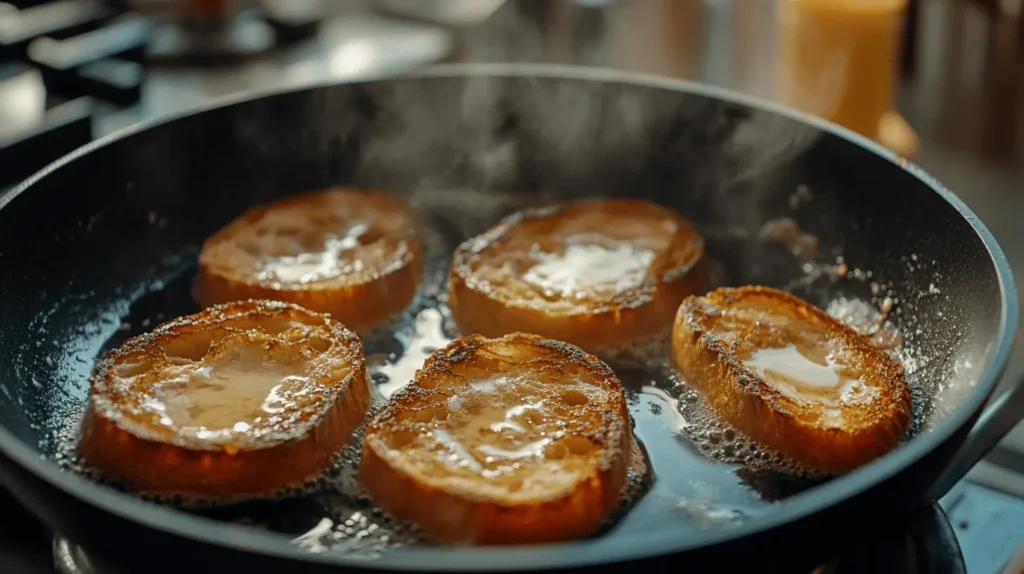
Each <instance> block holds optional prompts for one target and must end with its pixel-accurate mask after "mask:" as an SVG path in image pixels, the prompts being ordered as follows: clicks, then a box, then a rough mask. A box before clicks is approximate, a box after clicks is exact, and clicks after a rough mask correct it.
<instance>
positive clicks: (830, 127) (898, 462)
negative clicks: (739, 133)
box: [0, 63, 1018, 571]
mask: <svg viewBox="0 0 1024 574" xmlns="http://www.w3.org/2000/svg"><path fill="white" fill-rule="evenodd" d="M486 76H492V77H540V78H553V79H563V80H571V81H599V82H604V83H618V84H629V85H634V86H639V87H644V88H651V89H661V90H669V91H673V92H683V93H686V94H691V95H697V96H702V97H706V98H710V99H714V100H719V101H723V102H727V103H731V104H736V105H739V106H743V107H747V108H751V109H755V110H760V111H763V112H769V113H772V114H776V115H779V116H782V117H786V118H789V119H792V120H795V121H798V122H801V123H803V124H805V125H811V126H813V127H814V128H816V129H818V130H821V131H823V132H826V133H829V134H831V135H833V136H836V137H839V138H842V139H844V140H846V141H848V142H849V143H851V144H853V145H857V146H860V147H861V148H864V149H867V150H868V151H871V152H873V153H874V154H875V155H876V156H879V158H880V159H883V160H886V161H889V162H890V163H893V164H895V165H896V166H897V167H899V168H901V169H903V170H904V171H906V172H908V173H909V174H910V175H912V176H913V177H915V178H916V179H918V180H919V181H920V182H921V183H923V184H924V185H925V186H927V187H928V188H930V189H931V190H932V191H933V192H935V193H936V194H938V195H939V197H940V198H941V199H942V200H944V201H946V203H948V204H950V205H951V206H952V207H953V208H954V209H956V211H957V212H958V213H959V214H960V215H961V217H963V218H964V219H965V220H966V221H967V223H968V225H970V226H971V227H972V228H973V229H974V231H975V233H977V235H978V236H979V238H980V239H981V240H982V243H983V245H984V246H985V249H986V250H987V251H988V254H989V258H990V260H991V261H992V264H993V265H994V267H995V271H996V278H997V280H998V283H999V289H1000V296H1001V309H1000V318H999V328H998V332H997V335H996V337H995V338H994V340H993V341H992V342H991V343H990V347H989V349H990V354H989V358H988V361H987V362H986V364H985V368H984V370H982V371H981V373H980V375H979V376H978V382H977V384H976V385H975V388H974V389H973V390H972V391H971V393H970V394H969V395H968V396H967V397H966V398H965V399H964V401H963V402H962V403H961V404H960V405H959V406H958V407H957V409H956V410H954V412H953V413H952V414H951V415H950V416H948V417H947V418H946V419H945V420H943V421H942V422H941V423H940V424H939V425H937V426H936V428H935V429H933V430H932V431H931V432H929V433H927V434H922V435H918V436H916V437H914V438H912V439H911V440H910V441H908V442H907V443H906V444H904V445H902V446H901V447H900V448H898V449H896V450H894V451H892V452H890V453H888V454H886V455H884V456H882V457H881V458H878V459H876V460H874V461H872V462H871V463H869V464H867V465H865V466H863V467H861V468H859V469H857V470H855V471H853V472H851V473H849V474H846V475H844V476H840V477H838V478H836V479H833V480H832V481H830V482H828V483H826V484H824V485H821V486H818V487H816V488H813V489H810V490H808V491H805V492H803V493H800V494H798V495H796V496H794V497H792V498H790V499H788V500H787V502H786V504H785V505H781V506H780V507H779V508H778V509H777V510H775V511H773V512H770V513H768V514H766V515H764V516H760V517H758V518H757V519H755V520H752V521H750V522H749V523H746V524H743V525H740V526H737V527H735V528H731V529H721V530H710V531H703V532H692V531H685V533H684V531H683V529H681V528H662V529H657V530H654V531H651V532H645V533H644V536H643V538H642V539H639V540H640V543H639V544H632V543H631V542H634V541H636V540H638V539H637V537H635V536H631V537H624V538H619V539H616V538H597V539H586V540H580V541H572V542H566V543H561V544H546V545H532V546H525V547H513V548H460V549H458V550H456V551H452V549H450V548H408V549H402V550H401V551H398V552H391V553H386V554H384V555H382V556H381V557H379V558H376V559H374V560H365V559H354V558H350V557H346V556H344V555H335V554H329V553H322V554H317V553H311V552H308V551H305V550H302V549H300V548H298V547H297V546H295V545H294V544H292V543H291V542H290V541H289V539H288V538H286V537H284V536H281V535H279V534H273V533H269V532H264V531H258V530H254V529H248V528H244V527H239V526H228V525H225V524H224V523H223V522H218V521H215V520H213V519H209V518H204V517H200V516H195V515H190V514H186V513H184V512H180V511H177V510H173V509H171V508H168V507H164V506H160V505H157V504H153V503H150V502H146V501H143V500H141V499H139V498H136V497H134V496H131V495H129V494H126V493H122V492H119V491H116V490H114V489H112V488H109V487H106V486H102V485H100V484H98V483H96V482H94V481H92V480H89V479H87V478H85V477H83V476H80V475H78V474H75V473H71V472H67V471H65V470H62V469H61V468H60V467H59V466H58V465H56V464H55V463H53V462H52V461H50V460H48V459H44V458H43V457H41V456H40V455H39V451H38V449H36V448H33V447H31V446H30V445H28V444H26V443H24V442H22V441H21V440H20V439H18V438H17V437H15V436H14V435H13V433H12V432H11V431H10V430H8V429H7V428H6V427H5V426H3V425H0V452H2V453H3V454H4V455H5V456H7V457H9V458H10V459H11V460H13V461H14V462H16V463H17V464H19V465H20V466H22V467H23V468H25V469H27V470H28V471H29V472H31V473H32V474H34V475H35V476H36V477H37V478H38V479H40V480H43V481H45V482H47V483H49V484H50V486H52V487H54V488H57V489H59V490H61V491H63V492H64V493H65V494H67V495H68V496H71V497H74V498H77V499H79V500H81V501H83V502H85V503H87V504H89V505H91V506H93V507H95V508H98V509H99V510H101V511H104V512H107V513H110V514H113V515H115V516H117V517H119V518H121V519H123V520H126V521H129V522H134V523H136V524H140V525H142V526H144V527H146V528H149V529H151V530H154V531H159V532H161V533H163V534H169V535H171V536H175V537H179V538H184V539H188V540H191V541H193V542H197V543H201V544H210V545H217V546H221V547H223V548H225V549H231V550H235V551H242V552H246V553H249V554H254V555H264V556H268V557H274V558H278V559H286V560H293V561H298V562H307V563H308V562H312V563H317V564H323V565H334V566H339V567H351V568H355V569H368V570H378V569H395V568H397V569H406V570H423V571H467V570H492V571H509V570H521V569H531V570H537V569H549V568H558V567H570V566H591V565H596V564H603V563H609V562H624V561H629V560H637V559H643V558H654V557H657V556H664V555H670V554H679V553H683V552H687V551H693V550H697V549H699V548H708V547H712V546H716V545H721V544H725V543H729V542H733V541H737V540H739V539H741V538H745V537H747V536H751V535H754V534H758V533H762V532H767V531H769V530H772V529H775V528H778V527H781V526H783V525H785V524H788V523H791V522H795V521H797V520H800V519H803V518H806V517H808V516H810V515H813V514H815V513H817V512H820V511H822V510H825V509H826V508H829V507H831V506H835V505H836V504H839V503H841V502H843V501H844V500H847V499H849V498H851V497H854V496H857V495H860V494H862V493H864V492H866V491H868V490H870V489H871V488H874V487H875V486H877V485H878V484H879V483H881V482H883V481H885V480H888V479H890V478H892V477H893V476H895V475H897V474H899V473H900V472H902V471H904V470H906V468H908V467H909V466H910V465H912V464H913V463H914V462H915V461H917V460H919V459H921V458H922V457H924V456H926V455H927V454H928V453H930V452H932V451H934V450H935V449H937V448H938V447H939V446H940V445H941V444H943V443H945V442H946V441H947V440H949V439H950V438H951V437H952V436H953V435H954V434H955V433H956V432H957V431H958V430H960V429H961V428H963V427H964V426H965V425H966V424H967V423H968V421H969V420H970V419H971V417H973V416H974V415H975V414H976V413H978V412H979V411H980V410H981V409H982V407H983V406H984V403H985V402H986V401H987V400H988V398H989V397H990V396H991V395H992V393H993V391H994V389H995V387H996V385H997V383H998V382H999V379H1000V377H1001V375H1002V373H1003V371H1004V370H1005V368H1006V365H1007V362H1008V359H1009V354H1010V350H1011V347H1012V344H1013V340H1014V336H1015V334H1016V331H1017V322H1018V300H1017V289H1016V285H1015V282H1014V278H1013V273H1012V271H1011V269H1010V266H1009V263H1008V261H1007V259H1006V255H1005V254H1004V253H1003V251H1002V249H1001V248H1000V247H999V245H998V243H996V240H995V238H994V237H993V236H992V234H991V232H990V231H989V230H988V228H987V227H986V226H985V225H984V223H982V222H981V220H980V219H978V217H977V216H976V215H975V214H974V212H972V211H971V210H970V208H968V207H967V205H966V204H964V203H963V201H961V200H960V199H959V198H958V197H957V196H956V195H955V194H954V193H953V192H951V191H950V190H948V189H947V188H946V187H945V186H943V185H942V184H941V183H939V182H938V181H937V180H936V179H935V178H934V177H932V176H931V175H929V174H928V173H926V172H925V171H924V170H922V169H921V168H920V167H918V166H916V165H915V164H913V163H911V162H909V161H907V160H906V159H904V158H902V157H899V156H898V155H896V154H895V153H893V152H891V151H889V150H888V149H885V148H883V147H882V146H880V145H879V144H877V143H875V142H874V141H872V140H869V139H867V138H865V137H863V136H861V135H859V134H857V133H854V132H852V131H850V130H848V129H846V128H843V127H841V126H838V125H836V124H833V123H831V122H828V121H826V120H823V119H821V118H817V117H814V116H811V115H809V114H806V113H803V112H800V111H797V110H794V109H792V108H788V107H786V106H783V105H781V104H777V103H775V102H772V101H769V100H766V99H762V98H759V97H757V96H751V95H747V94H743V93H739V92H735V91H732V90H728V89H725V88H719V87H716V86H710V85H706V84H701V83H698V82H692V81H689V80H683V79H677V78H670V77H663V76H657V75H653V74H647V73H640V72H632V71H625V70H617V69H612V68H599V67H583V66H572V65H561V64H522V63H478V64H471V63H470V64H465V63H464V64H441V65H435V66H429V67H426V68H423V69H420V70H416V71H413V72H407V73H401V74H397V75H380V74H365V75H361V76H358V77H352V78H345V79H342V80H338V79H337V78H334V79H327V80H324V81H316V82H310V83H303V84H301V85H288V86H284V87H281V86H278V87H271V88H265V89H256V90H249V91H246V92H242V93H238V94H232V95H229V96H227V97H222V98H217V99H214V100H212V101H210V102H207V103H206V104H204V105H202V106H198V107H195V108H191V109H188V110H185V111H183V112H179V113H175V114H171V115H169V116H165V117H163V118H159V119H155V120H150V121H146V122H141V123H138V124H135V125H132V126H129V127H126V128H124V129H121V130H119V131H116V132H114V133H112V134H109V135H107V136H104V137H101V138H99V139H97V140H95V141H93V142H91V143H89V144H86V145H85V146H82V147H80V148H78V149H77V150H75V151H73V152H71V153H69V154H67V155H65V156H64V157H62V158H59V159H57V160H56V161H54V162H53V163H51V164H49V165H48V166H46V167H44V168H43V169H42V170H40V171H39V172H37V173H36V174H34V175H32V176H31V177H29V178H28V179H27V180H25V181H24V182H22V183H21V184H19V185H17V186H15V187H14V188H13V189H12V190H10V191H9V192H7V193H6V194H4V195H3V196H0V209H3V208H5V207H6V206H7V205H8V204H9V203H11V201H13V200H14V199H15V198H16V197H18V196H19V195H21V194H22V193H23V192H25V191H26V190H28V189H30V188H31V187H32V185H34V184H35V183H36V182H38V181H39V180H41V179H42V178H44V177H46V175H48V174H49V173H51V172H53V171H55V170H57V169H59V168H60V167H62V166H63V165H65V164H67V163H70V162H72V161H75V160H77V159H79V158H81V157H82V156H84V155H86V154H88V153H89V152H91V151H93V150H95V149H98V148H100V147H103V146H106V145H109V144H110V143H112V142H114V141H117V140H120V139H124V138H127V137H129V136H131V135H133V134H135V133H137V132H141V131H144V130H148V129H151V128H155V127H158V126H161V125H163V124H165V123H169V122H173V121H176V120H178V119H181V118H184V117H187V116H194V115H199V114H201V113H205V112H208V111H211V110H214V109H219V108H225V107H229V106H231V105H235V104H240V103H244V102H249V101H252V100H257V99H260V98H262V97H266V96H273V95H278V94H285V93H291V92H301V91H312V90H315V89H322V88H326V87H330V86H334V85H345V84H352V83H368V82H376V81H384V82H390V81H415V80H422V79H430V78H469V77H486Z"/></svg>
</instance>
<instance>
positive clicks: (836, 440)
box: [672, 287, 913, 474]
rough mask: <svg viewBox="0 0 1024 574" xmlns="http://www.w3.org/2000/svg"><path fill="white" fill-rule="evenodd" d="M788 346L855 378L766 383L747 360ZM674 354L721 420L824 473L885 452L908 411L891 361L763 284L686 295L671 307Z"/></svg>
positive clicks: (903, 384) (906, 393)
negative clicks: (832, 383) (816, 385)
mask: <svg viewBox="0 0 1024 574" xmlns="http://www.w3.org/2000/svg"><path fill="white" fill-rule="evenodd" d="M788 346H795V347H797V348H800V349H801V351H800V352H801V353H803V354H804V355H807V354H808V353H809V354H811V355H816V356H818V357H819V358H818V360H819V362H829V364H833V365H837V366H834V367H833V369H838V370H837V371H836V372H837V373H840V377H842V378H839V379H837V380H840V381H844V380H848V381H856V382H859V384H860V386H857V384H856V383H851V382H847V383H844V384H847V385H849V386H847V387H841V388H843V389H846V390H844V391H842V393H839V391H838V390H836V391H835V392H834V393H833V390H828V389H826V390H823V391H820V393H826V394H817V395H816V394H815V393H819V391H815V392H814V393H811V392H810V391H807V390H806V389H803V390H801V389H799V388H798V387H792V386H790V387H787V386H786V385H785V384H781V386H780V383H778V382H777V381H778V379H773V380H774V381H776V382H774V383H773V382H770V381H769V380H766V378H765V377H766V376H768V374H767V373H768V371H764V370H761V371H759V372H755V370H754V369H752V368H751V366H750V365H751V363H750V362H749V361H750V359H751V357H752V353H756V352H757V351H758V350H762V349H783V348H787V347H788ZM822 357H825V358H826V359H827V361H826V360H825V359H822ZM828 357H831V358H828ZM672 361H673V363H674V365H675V367H676V369H678V370H679V372H680V374H681V375H682V376H683V377H684V379H685V380H686V381H687V382H688V383H689V384H691V385H693V386H694V387H696V388H697V389H699V390H700V391H701V392H702V393H703V394H704V396H705V397H707V399H708V400H709V402H710V403H711V406H712V407H713V408H714V410H715V411H716V412H717V413H718V415H719V416H721V417H722V418H723V419H725V420H726V421H727V422H729V423H730V424H732V425H733V426H735V427H736V428H737V429H739V430H740V431H741V432H743V433H744V434H746V435H748V436H749V437H750V438H752V439H754V440H755V441H757V442H759V443H762V444H764V445H766V446H768V447H769V448H771V449H774V450H776V451H778V452H781V453H782V454H784V455H787V456H789V457H790V458H792V459H793V460H795V461H796V462H798V463H800V464H802V465H805V466H807V467H810V468H811V469H814V470H817V471H821V472H825V473H833V474H837V473H844V472H848V471H850V470H853V469H855V468H857V467H859V466H861V465H863V464H865V463H867V462H869V461H871V460H873V459H875V458H877V457H879V456H881V455H882V454H884V453H885V452H887V451H889V450H890V449H892V448H893V447H895V446H896V445H898V444H899V443H900V441H902V440H903V438H904V437H905V435H906V433H907V431H908V429H909V427H910V424H911V421H912V417H913V404H912V399H911V393H910V388H909V386H908V385H907V381H906V378H905V376H904V372H903V368H902V366H901V365H900V364H899V363H898V362H897V361H896V360H894V359H893V358H892V357H890V356H889V354H888V353H886V352H885V351H883V350H882V349H879V348H877V347H875V346H873V345H872V344H871V343H870V341H869V340H868V339H867V337H865V336H864V335H862V334H860V333H857V332H856V331H854V330H853V329H852V328H850V327H849V326H847V325H845V324H843V323H840V322H839V321H837V320H835V319H833V318H832V317H830V316H828V315H827V314H826V313H824V312H823V311H821V310H820V309H818V308H817V307H815V306H813V305H810V304H809V303H807V302H805V301H803V300H802V299H799V298H798V297H795V296H793V295H791V294H789V293H785V292H782V291H778V290H775V289H771V288H767V287H738V288H723V289H717V290H715V291H712V292H710V293H708V294H707V295H705V296H703V297H688V298H687V299H686V300H685V301H683V303H682V305H680V307H679V311H678V313H677V315H676V320H675V325H674V327H673V332H672ZM759 373H760V374H759ZM761 375H764V376H761ZM775 376H776V375H772V377H775ZM839 388H840V387H836V389H839ZM808 393H810V394H808Z"/></svg>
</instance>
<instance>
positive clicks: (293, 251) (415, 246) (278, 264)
mask: <svg viewBox="0 0 1024 574" xmlns="http://www.w3.org/2000/svg"><path fill="white" fill-rule="evenodd" d="M422 265H423V255H422V249H421V244H420V240H419V239H418V237H417V234H416V231H415V228H414V225H413V222H412V219H411V216H410V214H409V212H408V211H407V209H406V206H405V203H404V202H403V201H402V199H401V198H399V197H396V196H394V195H391V194H389V193H385V192H381V191H365V190H352V189H332V190H328V191H322V192H316V193H308V194H304V195H298V196H294V197H288V198H285V199H281V200H278V201H275V202H272V203H269V204H266V205H262V206H258V207H254V208H252V209H250V210H248V211H246V212H245V213H244V214H242V215H241V216H240V217H238V218H237V219H235V220H234V221H232V222H231V223H229V224H228V225H227V226H225V227H224V228H223V229H221V230H220V231H218V232H217V233H216V234H214V235H213V236H211V237H210V238H208V239H207V240H206V242H205V243H204V244H203V248H202V251H201V252H200V254H199V273H198V275H197V276H196V280H195V284H194V287H193V293H194V295H195V298H196V301H198V302H199V304H200V305H203V306H209V305H214V304H217V303H227V302H230V301H239V300H244V299H273V300H277V301H287V302H290V303H295V304H297V305H301V306H303V307H305V308H307V309H310V310H312V311H317V312H321V313H330V314H331V315H332V316H333V317H334V318H335V319H337V320H338V321H341V322H342V323H343V324H345V325H346V326H348V327H349V328H352V329H355V330H364V329H367V328H370V327H372V326H373V325H375V324H377V323H379V322H381V321H383V320H385V319H387V318H388V317H389V316H391V315H393V314H395V313H397V312H398V311H401V310H402V309H404V308H405V307H406V305H408V304H409V302H410V301H411V300H412V298H413V296H414V295H415V294H416V286H417V283H418V282H419V278H420V274H421V272H422Z"/></svg>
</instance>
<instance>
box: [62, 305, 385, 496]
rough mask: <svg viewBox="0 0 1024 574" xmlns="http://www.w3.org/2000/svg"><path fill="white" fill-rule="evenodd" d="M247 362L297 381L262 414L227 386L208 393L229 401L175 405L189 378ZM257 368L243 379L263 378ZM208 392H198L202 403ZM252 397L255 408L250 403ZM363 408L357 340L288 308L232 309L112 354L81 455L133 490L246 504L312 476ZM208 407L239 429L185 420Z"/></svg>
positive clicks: (92, 403)
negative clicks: (222, 395) (202, 395)
mask: <svg viewBox="0 0 1024 574" xmlns="http://www.w3.org/2000/svg"><path fill="white" fill-rule="evenodd" d="M245 365H253V366H254V367H256V369H267V368H269V367H267V365H273V366H275V367H277V368H281V369H284V370H283V371H282V372H284V373H286V374H293V375H295V377H294V378H291V379H289V380H287V381H283V382H280V384H279V385H278V386H275V387H274V388H273V390H272V391H270V392H271V393H275V394H274V397H275V398H274V400H275V401H276V402H275V403H274V404H273V405H271V406H272V407H273V408H266V407H264V408H260V406H259V405H260V401H263V400H264V399H263V398H262V397H261V396H250V395H248V394H246V392H243V390H242V389H243V388H242V387H239V386H237V384H236V385H235V386H234V387H232V386H231V383H230V382H229V383H228V384H226V385H224V387H223V388H219V389H215V390H216V391H217V392H220V393H232V394H231V395H230V398H231V400H223V399H220V402H219V403H218V402H216V401H214V402H211V403H206V404H204V403H203V400H201V399H194V398H193V399H192V400H191V401H190V402H188V403H186V404H185V406H184V407H182V406H180V403H176V402H175V401H180V400H181V393H182V392H183V390H182V389H184V388H185V387H187V386H188V385H189V384H190V383H189V381H190V380H194V377H196V376H198V375H197V373H200V372H203V373H205V375H202V376H206V377H212V376H213V375H211V374H210V373H214V374H216V373H217V372H219V371H218V369H232V368H243V369H244V366H245ZM256 369H253V370H250V371H244V370H243V373H244V374H243V377H246V376H249V375H251V374H252V373H258V372H265V371H257V370H256ZM190 377H192V379H190ZM211 380H212V379H211ZM212 382H217V381H215V380H214V381H212ZM239 382H242V383H246V384H249V383H250V382H251V380H250V379H246V378H243V379H241V380H236V381H235V383H239ZM272 382H276V381H272ZM211 389H213V387H210V386H208V387H205V388H204V389H203V392H207V394H206V395H205V396H206V397H210V396H211V395H210V394H209V392H210V390H211ZM252 400H256V401H257V402H256V407H255V408H248V406H247V405H248V403H246V401H252ZM267 400H269V399H267ZM176 405H177V408H178V411H177V412H178V414H179V418H174V417H173V416H172V415H173V414H174V411H173V410H172V409H173V408H175V406H176ZM368 406H369V386H368V377H367V373H366V364H365V361H364V358H363V350H362V344H361V343H360V341H359V338H358V337H357V336H356V335H355V334H354V333H353V332H352V331H350V330H348V329H346V328H345V327H344V326H342V325H341V324H339V323H338V322H336V321H334V320H332V319H331V318H330V317H328V316H326V315H323V314H317V313H313V312H310V311H308V310H305V309H302V308H301V307H298V306H295V305H291V304H287V303H281V302H275V301H242V302H235V303H230V304H226V305H218V306H214V307H211V308H209V309H207V310H205V311H202V312H200V313H197V314H195V315H190V316H186V317H181V318H178V319H175V320H173V321H170V322H168V323H165V324H163V325H160V326H159V327H157V328H156V329H154V330H153V331H152V332H151V333H147V334H144V335H140V336H138V337H134V338H132V339H130V340H128V341H127V342H126V343H125V344H124V345H122V346H121V347H119V348H117V349H115V350H113V351H111V352H110V353H108V354H107V356H106V357H105V358H104V359H103V360H102V361H101V362H100V364H99V366H98V368H97V369H96V372H95V374H94V375H93V378H92V383H91V388H90V390H89V405H88V408H87V410H86V415H85V418H84V420H83V423H82V432H81V438H80V441H79V444H78V452H79V454H80V456H81V457H82V458H83V460H84V462H85V463H86V465H87V466H88V467H90V468H91V469H93V470H95V471H96V472H98V473H100V474H101V475H103V476H104V477H106V478H108V479H110V480H113V481H116V482H120V483H122V484H125V485H126V486H128V487H130V488H132V489H134V490H137V491H140V492H145V493H153V494H162V495H168V496H170V495H181V496H186V497H193V498H197V499H200V500H212V501H216V500H219V499H224V500H233V499H238V498H246V497H251V496H258V495H264V494H270V493H272V492H274V491H277V490H280V489H283V488H287V487H294V486H299V485H301V484H303V483H304V482H305V481H307V480H308V479H310V478H313V477H315V476H316V475H317V474H318V473H319V472H321V471H322V470H323V469H324V467H325V465H327V464H328V463H329V462H330V460H331V457H332V456H333V453H334V452H335V451H337V450H338V449H339V448H340V447H341V446H342V445H344V444H345V443H346V442H347V441H348V439H349V437H350V435H351V433H352V432H353V430H354V429H355V428H356V427H357V426H358V425H360V424H361V423H362V422H363V419H364V417H365V413H366V409H367V408H368ZM204 408H217V409H221V410H222V411H223V410H224V409H236V411H234V412H233V411H230V410H229V411H228V414H227V415H226V416H228V417H229V418H230V417H233V416H234V415H236V414H237V415H239V416H238V423H243V424H244V427H243V426H238V427H237V428H232V427H231V426H230V425H232V424H237V423H231V422H230V421H228V426H227V427H226V428H208V427H200V426H197V425H195V424H190V423H188V422H187V421H186V422H182V420H183V419H181V418H180V417H186V418H187V417H191V416H193V415H195V416H199V413H200V411H202V410H203V409H204ZM183 409H184V410H183ZM197 409H198V410H197ZM186 413H187V414H186ZM211 413H212V414H209V416H220V415H218V413H217V412H212V411H211ZM197 420H200V419H197ZM211 420H212V419H211ZM230 420H235V419H234V418H231V419H230Z"/></svg>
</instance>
